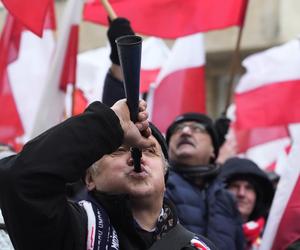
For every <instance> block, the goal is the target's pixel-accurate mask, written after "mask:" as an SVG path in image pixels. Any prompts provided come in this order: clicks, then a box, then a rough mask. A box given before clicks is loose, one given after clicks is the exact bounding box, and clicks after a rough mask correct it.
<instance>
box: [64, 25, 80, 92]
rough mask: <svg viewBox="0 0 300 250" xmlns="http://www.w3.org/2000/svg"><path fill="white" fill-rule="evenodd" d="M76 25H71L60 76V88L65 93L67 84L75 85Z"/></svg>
mask: <svg viewBox="0 0 300 250" xmlns="http://www.w3.org/2000/svg"><path fill="white" fill-rule="evenodd" d="M78 33H79V27H78V25H77V24H76V25H72V27H71V30H70V35H69V40H68V47H67V52H66V54H65V59H64V67H63V71H62V75H61V81H60V88H61V89H62V90H64V91H66V88H67V85H68V84H69V83H71V84H75V83H76V66H77V51H78Z"/></svg>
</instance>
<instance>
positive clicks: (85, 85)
mask: <svg viewBox="0 0 300 250" xmlns="http://www.w3.org/2000/svg"><path fill="white" fill-rule="evenodd" d="M109 53H110V47H109V46H106V47H102V48H98V49H94V50H89V51H86V52H83V53H80V54H79V55H78V69H77V83H76V90H75V92H76V93H75V100H74V101H73V108H74V109H75V110H76V111H75V113H74V114H78V113H81V112H83V111H84V109H85V108H86V106H87V105H88V104H89V103H91V102H93V101H99V100H101V97H102V91H103V84H104V79H105V76H106V74H107V72H108V70H109V67H110V66H111V61H110V59H109ZM169 53H170V49H169V48H168V47H167V45H166V44H165V43H164V41H163V40H162V39H160V38H155V37H150V38H147V39H145V41H143V45H142V61H141V72H140V76H141V79H140V92H141V93H144V92H147V91H148V88H149V85H150V84H151V83H153V82H155V80H156V78H157V76H158V74H159V72H160V70H161V67H162V65H163V64H164V63H165V62H166V60H167V58H168V56H169ZM99 58H101V64H99ZM124 95H125V93H124ZM68 96H70V94H68ZM68 98H69V97H68Z"/></svg>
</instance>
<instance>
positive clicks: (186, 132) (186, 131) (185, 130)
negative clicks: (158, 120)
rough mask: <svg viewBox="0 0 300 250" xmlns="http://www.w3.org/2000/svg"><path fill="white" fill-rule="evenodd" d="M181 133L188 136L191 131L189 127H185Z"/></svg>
mask: <svg viewBox="0 0 300 250" xmlns="http://www.w3.org/2000/svg"><path fill="white" fill-rule="evenodd" d="M181 133H182V134H188V135H190V134H192V129H191V128H190V126H188V125H186V126H184V127H183V129H182V131H181Z"/></svg>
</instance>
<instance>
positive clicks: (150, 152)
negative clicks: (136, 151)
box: [142, 147, 160, 156]
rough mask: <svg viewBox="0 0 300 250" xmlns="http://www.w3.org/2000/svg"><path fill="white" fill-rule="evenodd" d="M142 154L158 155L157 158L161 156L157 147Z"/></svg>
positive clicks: (147, 149)
mask: <svg viewBox="0 0 300 250" xmlns="http://www.w3.org/2000/svg"><path fill="white" fill-rule="evenodd" d="M142 152H143V153H144V154H146V155H157V156H159V155H160V154H159V152H158V149H157V148H155V147H150V148H145V149H143V150H142Z"/></svg>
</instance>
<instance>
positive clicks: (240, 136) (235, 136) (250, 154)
mask: <svg viewBox="0 0 300 250" xmlns="http://www.w3.org/2000/svg"><path fill="white" fill-rule="evenodd" d="M235 112H236V106H235V105H234V104H233V105H231V106H230V107H229V108H228V111H227V116H228V117H229V118H230V119H231V121H232V122H231V125H230V129H229V132H228V134H227V136H226V141H233V142H235V144H234V145H236V148H237V149H236V150H235V151H236V154H239V155H240V156H241V157H245V158H248V159H251V160H252V161H254V162H255V163H256V164H257V165H258V166H259V167H260V168H262V169H264V170H267V171H270V170H275V169H277V167H276V162H277V161H278V159H279V157H280V155H281V154H283V153H285V151H286V149H287V148H289V147H290V145H291V138H290V134H289V133H290V132H289V129H288V126H276V127H263V128H252V129H239V128H238V127H237V126H236V114H235Z"/></svg>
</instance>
